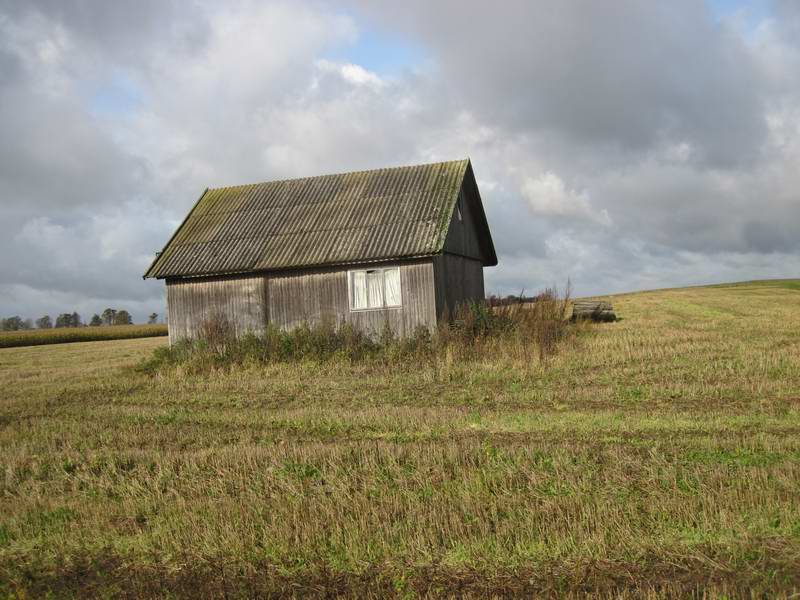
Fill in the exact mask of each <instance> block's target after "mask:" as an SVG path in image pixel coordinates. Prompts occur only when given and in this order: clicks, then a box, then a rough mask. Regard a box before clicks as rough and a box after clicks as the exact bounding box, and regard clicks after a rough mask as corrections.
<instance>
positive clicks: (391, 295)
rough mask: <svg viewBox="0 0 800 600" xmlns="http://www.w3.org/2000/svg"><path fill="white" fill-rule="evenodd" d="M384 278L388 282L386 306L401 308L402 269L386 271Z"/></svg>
mask: <svg viewBox="0 0 800 600" xmlns="http://www.w3.org/2000/svg"><path fill="white" fill-rule="evenodd" d="M383 277H384V281H385V282H386V306H400V305H401V304H402V299H401V297H400V269H386V270H385V271H384V272H383Z"/></svg>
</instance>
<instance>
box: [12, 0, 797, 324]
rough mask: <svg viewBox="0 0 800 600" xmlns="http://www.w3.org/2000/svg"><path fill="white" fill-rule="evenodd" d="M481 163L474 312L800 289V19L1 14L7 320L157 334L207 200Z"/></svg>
mask: <svg viewBox="0 0 800 600" xmlns="http://www.w3.org/2000/svg"><path fill="white" fill-rule="evenodd" d="M465 156H469V157H471V158H472V161H473V165H474V168H475V172H476V175H477V177H478V182H479V186H480V189H481V193H482V196H483V200H484V203H485V206H486V212H487V215H488V219H489V223H490V226H491V227H492V232H493V235H494V240H495V245H496V247H497V250H498V254H499V258H500V265H499V266H498V267H496V268H493V269H487V270H486V279H487V290H488V291H492V292H497V293H503V294H505V293H511V292H517V291H519V290H521V289H523V288H524V289H525V290H529V291H530V290H535V289H539V288H541V287H544V286H546V285H551V284H553V283H557V284H563V283H564V282H565V281H566V279H567V278H568V277H569V278H571V280H572V283H573V287H574V289H575V291H576V292H577V293H579V294H596V293H613V292H620V291H629V290H636V289H644V288H656V287H665V286H673V285H685V284H696V283H705V282H721V281H731V280H743V279H751V278H768V277H793V276H799V275H800V234H799V233H798V232H800V3H798V2H794V1H792V0H786V1H785V2H780V1H775V2H770V1H769V0H763V1H755V2H743V1H742V2H739V1H736V0H708V1H706V2H703V1H702V0H670V2H642V1H641V0H614V1H613V2H597V1H596V0H557V1H555V0H553V1H521V0H520V1H516V0H508V1H505V2H502V3H489V2H480V1H475V2H468V1H465V0H458V1H456V0H442V1H439V2H436V3H431V2H430V1H429V0H406V1H404V2H374V1H372V0H370V1H369V2H368V1H367V0H363V1H360V0H352V1H346V2H340V3H333V2H305V3H304V2H299V1H292V2H263V1H247V0H243V1H238V0H233V1H230V2H227V3H222V2H211V1H208V2H205V1H203V0H197V1H191V0H181V1H173V2H170V1H168V0H138V1H137V2H106V1H105V0H97V1H95V2H93V1H90V0H37V1H31V0H26V1H24V2H23V1H15V0H0V218H1V219H2V223H3V225H4V227H3V232H2V235H1V236H0V315H2V316H8V315H12V314H20V315H22V316H25V317H34V318H35V317H38V316H40V315H42V314H45V313H50V314H56V313H59V312H64V311H72V310H78V311H79V312H80V313H81V314H83V315H84V317H89V316H91V314H92V313H94V312H100V311H101V310H102V309H103V308H105V307H107V306H112V307H119V308H127V309H128V310H130V311H131V312H132V313H133V315H134V318H135V320H136V321H142V320H143V319H144V318H145V316H146V315H147V314H148V313H150V312H152V311H155V312H158V313H163V312H164V302H165V301H164V290H163V282H157V281H149V280H148V281H143V280H142V278H141V275H142V273H143V272H144V270H145V268H146V267H147V265H148V264H149V263H150V261H151V260H152V258H153V254H154V252H155V251H156V250H160V249H161V247H162V246H163V245H164V243H165V242H166V240H167V239H168V238H169V236H170V235H171V233H172V231H173V230H174V228H175V227H176V226H177V225H178V223H179V222H180V220H181V219H182V218H183V216H184V215H185V213H186V212H187V210H188V209H189V207H190V206H191V205H192V204H193V203H194V201H195V200H196V199H197V197H198V196H199V194H200V193H201V192H202V191H203V189H204V188H206V187H214V186H219V185H231V184H237V183H248V182H256V181H263V180H269V179H274V178H284V177H293V176H305V175H314V174H320V173H330V172H337V171H347V170H353V169H365V168H373V167H382V166H394V165H401V164H412V163H418V162H428V161H435V160H449V159H455V158H461V157H465Z"/></svg>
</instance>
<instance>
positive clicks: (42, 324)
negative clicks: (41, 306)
mask: <svg viewBox="0 0 800 600" xmlns="http://www.w3.org/2000/svg"><path fill="white" fill-rule="evenodd" d="M36 327H37V328H38V329H52V327H53V319H51V318H50V315H45V316H43V317H42V318H40V319H36Z"/></svg>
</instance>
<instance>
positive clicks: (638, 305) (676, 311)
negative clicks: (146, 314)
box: [0, 281, 800, 597]
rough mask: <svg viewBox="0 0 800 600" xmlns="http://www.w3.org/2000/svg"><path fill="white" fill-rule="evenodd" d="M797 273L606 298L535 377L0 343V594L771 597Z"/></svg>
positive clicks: (797, 568)
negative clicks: (236, 364)
mask: <svg viewBox="0 0 800 600" xmlns="http://www.w3.org/2000/svg"><path fill="white" fill-rule="evenodd" d="M799 283H800V282H797V281H785V282H777V283H776V282H767V283H759V282H754V283H748V284H739V285H735V286H717V287H706V288H687V289H679V290H666V291H658V292H647V293H639V294H630V295H620V296H617V297H615V298H612V301H613V303H614V306H615V309H616V310H617V313H618V314H619V315H621V316H622V317H623V320H622V321H620V322H618V323H614V324H605V325H597V326H593V327H591V328H589V329H587V330H585V331H582V332H581V333H580V335H578V336H577V338H576V339H574V340H573V341H571V342H569V343H568V344H566V345H565V346H564V347H562V348H561V351H560V352H559V353H558V354H557V355H555V356H554V357H553V358H552V359H550V361H548V363H547V364H541V363H540V362H539V361H538V360H536V359H535V358H534V359H532V360H523V359H521V358H520V359H519V360H516V361H509V360H506V359H503V360H500V359H497V358H493V357H491V356H487V357H485V358H484V359H482V360H477V361H470V362H468V363H465V364H461V363H459V362H457V361H446V360H445V361H441V360H439V361H433V362H429V363H424V364H408V365H405V366H401V367H397V366H392V367H391V368H389V367H380V366H378V365H375V364H346V363H343V362H341V361H338V362H323V363H313V362H307V363H300V364H297V363H295V364H277V365H273V366H269V367H263V366H259V367H256V366H254V367H252V368H236V369H234V370H232V371H231V370H229V371H221V372H217V373H213V374H209V375H199V376H190V375H187V374H185V373H182V372H181V370H180V369H175V370H172V371H169V372H165V373H161V374H159V375H155V376H154V375H150V374H146V373H142V372H137V371H136V370H134V369H133V366H134V365H136V364H137V363H139V362H140V361H141V360H142V359H144V358H146V357H148V356H149V355H150V354H151V353H152V351H153V350H154V349H155V348H156V347H158V346H160V345H163V344H165V343H166V339H165V338H150V339H138V340H118V341H106V342H85V343H79V344H62V345H58V346H42V347H29V348H9V349H0V390H2V392H1V394H2V395H1V397H0V469H2V478H0V593H1V594H5V595H8V596H11V597H15V596H21V597H28V596H31V597H37V596H40V595H45V594H46V593H48V592H49V593H51V594H52V595H55V596H75V597H87V596H123V597H124V596H129V597H164V596H171V595H173V596H198V595H199V596H205V597H220V596H227V597H253V596H267V595H279V594H285V595H303V594H309V595H323V594H325V593H327V594H329V595H331V596H333V595H336V594H339V595H350V596H370V595H371V596H374V597H386V596H396V597H415V596H425V595H430V596H439V595H445V596H446V595H461V596H474V597H486V596H492V595H497V596H508V595H518V596H530V595H552V596H565V595H580V594H583V593H586V592H595V593H597V594H598V595H600V596H612V597H628V596H629V597H641V596H647V595H652V596H659V597H660V596H675V597H685V596H686V595H689V594H697V595H700V594H703V593H706V594H707V595H709V596H711V597H714V596H727V597H738V596H747V597H750V594H756V595H758V594H767V595H770V596H790V595H791V594H792V593H794V592H797V591H798V590H800V500H798V498H800V290H798V288H799V287H800V285H799Z"/></svg>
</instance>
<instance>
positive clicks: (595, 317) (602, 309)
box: [572, 300, 617, 323]
mask: <svg viewBox="0 0 800 600" xmlns="http://www.w3.org/2000/svg"><path fill="white" fill-rule="evenodd" d="M578 319H590V320H592V321H598V322H603V323H609V322H611V321H616V320H617V315H616V313H614V308H613V307H612V306H611V303H610V302H603V301H599V300H575V301H573V303H572V320H573V321H577V320H578Z"/></svg>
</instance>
